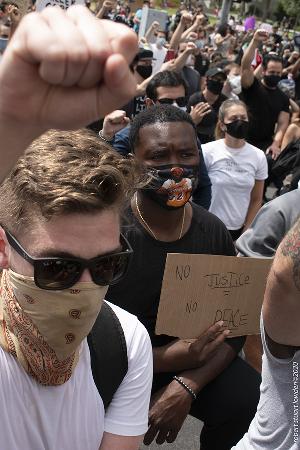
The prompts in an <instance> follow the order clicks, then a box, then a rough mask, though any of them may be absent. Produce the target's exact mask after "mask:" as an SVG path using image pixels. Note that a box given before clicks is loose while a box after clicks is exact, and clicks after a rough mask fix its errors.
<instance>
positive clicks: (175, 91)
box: [99, 70, 211, 209]
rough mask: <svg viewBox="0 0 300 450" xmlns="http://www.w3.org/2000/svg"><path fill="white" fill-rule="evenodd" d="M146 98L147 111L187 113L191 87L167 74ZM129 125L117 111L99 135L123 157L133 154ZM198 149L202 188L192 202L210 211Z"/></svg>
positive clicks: (208, 186)
mask: <svg viewBox="0 0 300 450" xmlns="http://www.w3.org/2000/svg"><path fill="white" fill-rule="evenodd" d="M146 96H147V98H146V105H147V108H150V107H151V106H153V105H173V106H176V107H178V108H180V109H182V110H183V111H186V107H187V103H188V87H187V84H186V82H185V80H184V79H183V78H182V76H181V75H180V74H178V73H176V72H172V71H168V70H166V71H163V72H159V73H157V74H156V75H155V76H154V77H153V78H152V80H151V81H150V82H149V84H148V86H147V88H146ZM128 122H129V119H127V118H126V117H125V112H123V111H114V112H113V113H112V114H109V115H108V116H106V117H105V119H104V123H103V129H102V130H101V131H100V133H99V136H100V138H101V139H104V140H105V141H106V142H108V143H110V144H111V145H112V146H113V147H114V148H115V149H116V150H117V152H119V153H120V154H121V155H123V156H127V155H128V154H129V153H130V147H129V133H130V125H129V124H128ZM198 147H199V155H200V163H199V184H198V186H197V188H196V190H195V192H194V194H193V200H194V202H195V203H197V204H199V205H200V206H202V207H203V208H206V209H209V206H210V201H211V181H210V179H209V176H208V173H207V169H206V166H205V162H204V159H203V156H202V151H201V143H200V142H198Z"/></svg>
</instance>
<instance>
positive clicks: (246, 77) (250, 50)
mask: <svg viewBox="0 0 300 450" xmlns="http://www.w3.org/2000/svg"><path fill="white" fill-rule="evenodd" d="M267 38H268V33H267V32H266V31H264V30H257V31H256V32H255V33H254V36H253V38H252V40H251V41H250V44H249V46H248V47H247V48H246V50H245V53H244V55H243V58H242V62H241V67H242V78H241V80H242V87H243V88H244V89H247V88H249V87H250V86H252V84H253V81H254V73H253V69H252V67H251V63H252V61H253V58H254V56H255V50H256V49H257V47H258V45H259V43H260V42H263V41H264V40H266V39H267Z"/></svg>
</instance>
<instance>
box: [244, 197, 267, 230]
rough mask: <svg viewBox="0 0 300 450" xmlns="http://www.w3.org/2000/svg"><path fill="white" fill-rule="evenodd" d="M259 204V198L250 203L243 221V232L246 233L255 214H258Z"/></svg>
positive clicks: (260, 200) (260, 202)
mask: <svg viewBox="0 0 300 450" xmlns="http://www.w3.org/2000/svg"><path fill="white" fill-rule="evenodd" d="M261 204H262V199H261V198H258V199H254V200H253V201H251V202H250V204H249V208H248V211H247V215H246V219H245V225H244V229H243V232H244V231H246V230H247V228H249V226H250V225H251V223H252V222H253V219H254V217H255V216H256V214H257V213H258V211H259V210H260V208H261Z"/></svg>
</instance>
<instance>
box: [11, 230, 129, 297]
mask: <svg viewBox="0 0 300 450" xmlns="http://www.w3.org/2000/svg"><path fill="white" fill-rule="evenodd" d="M5 233H6V237H7V241H8V242H9V244H10V245H11V246H12V248H13V249H14V250H16V252H17V253H18V254H19V255H20V256H22V258H24V259H25V260H26V261H28V262H29V263H30V264H32V265H33V267H34V281H35V284H36V285H37V286H38V287H39V288H41V289H47V290H51V291H56V290H63V289H68V288H70V287H72V286H73V285H74V284H75V283H77V282H78V281H79V280H80V277H81V275H82V273H83V271H84V269H89V271H90V274H91V277H92V280H93V282H94V283H96V284H97V285H99V286H107V285H113V284H116V283H118V282H119V281H120V280H121V279H122V278H123V277H124V276H125V274H126V272H127V270H128V267H129V262H130V259H131V256H132V254H133V250H132V247H131V245H130V244H129V242H128V241H127V239H126V238H125V237H124V236H123V235H122V234H121V236H120V242H121V245H122V250H121V251H120V252H118V253H109V254H106V255H103V256H97V257H96V258H92V259H82V258H75V257H74V258H59V257H55V256H54V257H48V258H33V257H32V256H30V255H29V254H28V253H27V252H26V250H24V248H23V247H22V246H21V244H20V243H19V242H18V241H17V239H16V238H15V237H14V236H13V235H12V234H11V233H9V231H7V230H5Z"/></svg>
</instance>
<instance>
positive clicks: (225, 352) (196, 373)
mask: <svg viewBox="0 0 300 450" xmlns="http://www.w3.org/2000/svg"><path fill="white" fill-rule="evenodd" d="M235 357H236V352H235V351H234V350H233V349H232V348H231V347H230V345H228V344H226V343H223V344H222V345H221V346H220V347H219V348H218V351H217V353H216V354H215V355H214V357H213V358H211V359H209V360H208V361H207V363H206V364H204V365H203V366H202V367H199V368H198V369H194V370H189V371H185V372H182V373H181V374H180V377H181V378H183V380H184V381H185V382H186V384H187V385H188V386H190V387H191V388H192V389H193V391H194V392H196V393H199V392H200V391H201V390H202V389H203V388H204V387H205V386H206V385H207V384H208V383H209V382H210V381H212V380H214V379H215V378H216V377H217V376H218V375H219V374H220V373H221V372H223V370H224V369H226V367H228V366H229V364H230V363H231V362H232V361H233V359H234V358H235Z"/></svg>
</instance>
